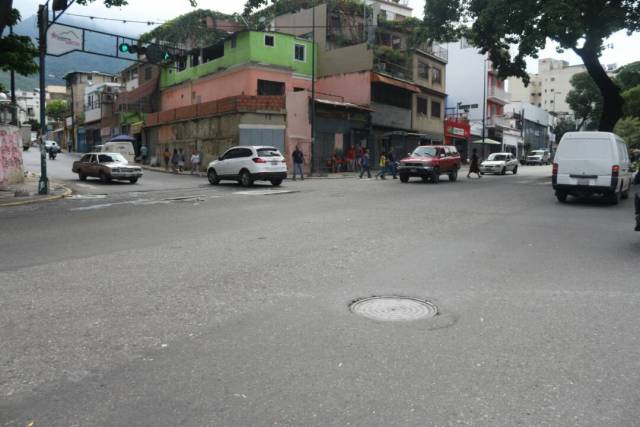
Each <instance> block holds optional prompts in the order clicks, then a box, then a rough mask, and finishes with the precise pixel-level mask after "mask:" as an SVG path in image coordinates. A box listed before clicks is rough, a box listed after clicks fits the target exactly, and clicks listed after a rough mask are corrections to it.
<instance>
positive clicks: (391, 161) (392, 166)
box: [387, 151, 398, 179]
mask: <svg viewBox="0 0 640 427" xmlns="http://www.w3.org/2000/svg"><path fill="white" fill-rule="evenodd" d="M387 167H388V169H389V173H390V174H391V175H393V179H398V169H396V158H395V157H394V156H393V152H392V151H389V154H387Z"/></svg>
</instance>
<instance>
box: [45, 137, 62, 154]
mask: <svg viewBox="0 0 640 427" xmlns="http://www.w3.org/2000/svg"><path fill="white" fill-rule="evenodd" d="M52 148H53V149H54V150H56V152H60V146H59V145H58V143H57V142H56V141H49V140H47V141H45V142H44V151H46V152H47V153H48V152H49V151H51V149H52Z"/></svg>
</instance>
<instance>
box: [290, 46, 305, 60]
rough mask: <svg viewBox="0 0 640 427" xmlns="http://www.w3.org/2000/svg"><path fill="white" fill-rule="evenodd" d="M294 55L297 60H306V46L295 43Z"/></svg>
mask: <svg viewBox="0 0 640 427" xmlns="http://www.w3.org/2000/svg"><path fill="white" fill-rule="evenodd" d="M293 56H294V58H295V60H296V61H302V62H304V61H306V58H305V46H304V45H302V44H295V45H294V52H293Z"/></svg>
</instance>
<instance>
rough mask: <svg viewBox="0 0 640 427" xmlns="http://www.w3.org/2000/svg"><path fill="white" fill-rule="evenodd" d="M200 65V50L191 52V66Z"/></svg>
mask: <svg viewBox="0 0 640 427" xmlns="http://www.w3.org/2000/svg"><path fill="white" fill-rule="evenodd" d="M198 65H200V51H196V52H193V53H192V54H191V66H192V67H197V66H198Z"/></svg>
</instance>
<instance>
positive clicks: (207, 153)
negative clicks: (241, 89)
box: [146, 113, 285, 169]
mask: <svg viewBox="0 0 640 427" xmlns="http://www.w3.org/2000/svg"><path fill="white" fill-rule="evenodd" d="M241 124H255V125H278V126H284V125H285V116H284V115H283V114H255V113H236V114H225V115H221V116H216V117H209V118H203V119H197V120H190V121H184V122H178V123H171V124H165V125H160V126H153V127H149V128H146V143H147V144H148V145H149V148H150V152H151V157H156V158H157V159H158V160H159V161H160V162H161V161H162V152H163V151H164V149H165V147H166V148H168V149H169V150H170V151H173V149H174V148H177V149H180V148H182V149H183V150H184V153H185V158H186V160H187V166H188V163H189V157H190V154H191V152H192V151H193V150H197V151H198V152H199V153H200V156H201V165H202V168H203V169H204V168H206V166H207V165H208V164H209V162H211V161H213V160H214V159H216V158H217V157H218V156H219V155H220V154H222V153H223V152H224V151H226V150H227V149H229V148H231V147H232V146H234V145H238V144H239V125H241Z"/></svg>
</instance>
